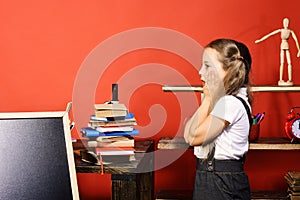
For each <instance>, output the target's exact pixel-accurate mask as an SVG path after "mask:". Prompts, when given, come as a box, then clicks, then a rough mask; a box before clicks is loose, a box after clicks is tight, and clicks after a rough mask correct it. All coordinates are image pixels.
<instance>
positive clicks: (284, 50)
mask: <svg viewBox="0 0 300 200" xmlns="http://www.w3.org/2000/svg"><path fill="white" fill-rule="evenodd" d="M288 26H289V19H288V18H284V19H283V28H282V29H278V30H275V31H273V32H271V33H269V34H267V35H265V36H264V37H262V38H261V39H259V40H255V43H259V42H262V41H263V40H265V39H267V38H268V37H270V36H272V35H275V34H277V33H281V45H280V76H279V81H278V85H279V86H292V85H293V81H292V61H291V56H290V51H289V43H288V39H289V37H290V35H292V37H293V39H294V40H295V43H296V46H297V49H298V53H297V57H299V56H300V48H299V43H298V40H297V37H296V34H295V33H294V31H292V30H290V29H289V28H288ZM284 55H285V56H286V60H287V64H288V81H287V82H285V81H284V80H283V69H284Z"/></svg>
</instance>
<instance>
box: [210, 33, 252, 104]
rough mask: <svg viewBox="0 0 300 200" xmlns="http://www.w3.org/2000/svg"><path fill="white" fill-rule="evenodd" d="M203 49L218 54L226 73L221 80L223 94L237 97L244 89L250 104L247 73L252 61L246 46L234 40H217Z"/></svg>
mask: <svg viewBox="0 0 300 200" xmlns="http://www.w3.org/2000/svg"><path fill="white" fill-rule="evenodd" d="M205 48H212V49H215V50H216V51H217V52H218V53H219V55H218V59H219V61H220V62H221V63H222V64H223V69H224V70H225V71H226V72H227V74H226V76H225V77H224V80H223V81H224V88H225V93H226V94H227V95H237V94H238V92H239V90H240V88H242V87H246V88H247V94H248V98H249V102H251V101H252V94H251V93H250V83H249V72H250V70H251V63H252V59H251V55H250V52H249V49H248V48H247V46H246V45H244V44H243V43H240V42H237V41H235V40H230V39H217V40H214V41H212V42H210V43H209V44H208V45H207V46H206V47H205Z"/></svg>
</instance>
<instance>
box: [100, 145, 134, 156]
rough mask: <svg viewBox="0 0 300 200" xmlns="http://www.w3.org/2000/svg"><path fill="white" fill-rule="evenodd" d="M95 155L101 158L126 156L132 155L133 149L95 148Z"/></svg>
mask: <svg viewBox="0 0 300 200" xmlns="http://www.w3.org/2000/svg"><path fill="white" fill-rule="evenodd" d="M96 154H97V155H101V156H128V155H134V148H133V147H100V148H96Z"/></svg>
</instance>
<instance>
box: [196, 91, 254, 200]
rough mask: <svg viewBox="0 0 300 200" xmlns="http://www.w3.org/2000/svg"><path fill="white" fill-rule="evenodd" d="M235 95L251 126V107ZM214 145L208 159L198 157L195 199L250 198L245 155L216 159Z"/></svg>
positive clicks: (226, 199) (248, 199) (247, 199)
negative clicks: (236, 157) (241, 104)
mask: <svg viewBox="0 0 300 200" xmlns="http://www.w3.org/2000/svg"><path fill="white" fill-rule="evenodd" d="M235 97H236V98H238V99H239V100H240V101H241V102H242V103H243V105H244V107H245V109H246V111H247V115H248V118H249V124H250V127H251V124H252V118H251V114H250V109H249V107H248V106H247V104H246V102H245V101H244V100H243V99H242V98H240V97H237V96H235ZM249 131H250V130H249ZM213 145H214V146H213V148H212V150H211V151H210V152H209V154H208V156H207V158H206V159H199V158H197V170H196V176H195V183H194V192H193V200H233V199H234V200H235V199H240V200H250V199H251V194H250V187H249V182H248V176H247V175H246V174H245V173H244V161H245V156H243V158H240V159H239V160H216V159H215V158H214V155H215V148H216V147H215V143H214V144H213Z"/></svg>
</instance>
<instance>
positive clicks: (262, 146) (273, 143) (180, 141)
mask: <svg viewBox="0 0 300 200" xmlns="http://www.w3.org/2000/svg"><path fill="white" fill-rule="evenodd" d="M157 148H158V149H181V148H185V149H187V148H192V147H190V146H188V145H187V144H186V143H185V141H184V138H183V137H175V138H169V137H163V138H161V139H160V140H159V142H158V145H157ZM249 149H250V150H300V143H297V144H295V143H293V144H292V143H290V140H289V139H288V138H260V139H259V140H258V141H257V142H252V143H250V145H249Z"/></svg>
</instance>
